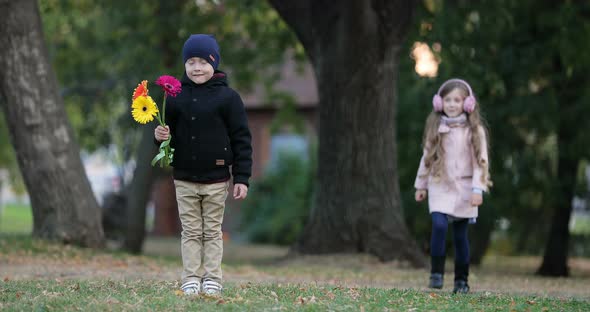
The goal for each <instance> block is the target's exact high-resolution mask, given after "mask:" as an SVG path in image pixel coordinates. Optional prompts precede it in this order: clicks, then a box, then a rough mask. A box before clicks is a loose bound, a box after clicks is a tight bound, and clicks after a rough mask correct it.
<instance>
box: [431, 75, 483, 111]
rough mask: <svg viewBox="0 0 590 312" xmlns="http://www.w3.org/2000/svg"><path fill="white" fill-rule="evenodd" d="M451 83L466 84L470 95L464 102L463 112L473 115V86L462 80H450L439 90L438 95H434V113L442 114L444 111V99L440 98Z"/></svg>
mask: <svg viewBox="0 0 590 312" xmlns="http://www.w3.org/2000/svg"><path fill="white" fill-rule="evenodd" d="M451 82H460V83H462V84H464V85H465V86H466V87H467V90H469V95H468V96H467V97H466V98H465V101H463V110H464V111H466V112H467V113H471V112H473V111H474V110H475V96H474V95H473V91H471V86H470V85H469V84H468V83H467V81H465V80H462V79H457V78H454V79H449V80H447V81H445V82H444V83H443V84H442V85H441V86H440V88H438V92H436V94H435V95H434V97H433V98H432V107H433V108H434V111H436V112H442V110H443V99H442V97H441V96H440V91H441V90H442V89H443V88H444V87H445V86H446V85H447V84H449V83H451Z"/></svg>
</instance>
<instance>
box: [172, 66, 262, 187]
mask: <svg viewBox="0 0 590 312" xmlns="http://www.w3.org/2000/svg"><path fill="white" fill-rule="evenodd" d="M181 82H182V92H181V93H180V94H178V95H177V96H176V97H168V98H167V99H166V124H167V125H168V126H169V127H170V133H171V135H172V140H171V142H170V145H171V146H172V148H174V159H173V161H172V164H171V165H172V166H173V167H174V178H175V179H178V180H185V181H192V182H199V183H214V182H222V181H227V180H229V178H230V172H229V166H230V165H232V174H233V178H234V184H235V183H243V184H246V185H248V179H249V178H250V175H251V172H252V146H251V140H252V139H251V135H250V130H249V129H248V119H247V117H246V111H245V109H244V104H243V103H242V99H241V98H240V96H239V95H238V93H237V92H236V91H234V90H233V89H231V88H230V87H228V85H227V78H226V74H225V73H223V72H221V71H216V72H215V74H214V75H213V77H212V78H211V79H210V80H209V81H207V82H206V83H204V84H200V85H199V84H196V83H194V82H193V81H191V80H190V79H189V78H188V77H187V76H186V73H185V74H184V75H183V77H182V79H181Z"/></svg>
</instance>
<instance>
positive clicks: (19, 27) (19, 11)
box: [0, 0, 104, 247]
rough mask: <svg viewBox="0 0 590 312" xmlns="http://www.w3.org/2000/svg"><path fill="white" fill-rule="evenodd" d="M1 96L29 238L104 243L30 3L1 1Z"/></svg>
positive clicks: (35, 8) (32, 2)
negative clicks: (29, 220)
mask: <svg viewBox="0 0 590 312" xmlns="http://www.w3.org/2000/svg"><path fill="white" fill-rule="evenodd" d="M0 12H1V13H0V46H1V47H2V49H0V68H2V70H0V92H1V94H0V95H1V100H0V104H2V108H3V111H4V114H5V116H6V121H7V123H8V129H9V132H10V139H11V142H12V145H13V146H14V149H15V151H16V155H17V158H18V164H19V167H20V170H21V173H22V176H23V178H24V181H25V185H26V186H27V190H28V193H29V196H30V198H31V204H32V208H33V235H34V236H36V237H41V238H48V239H55V240H59V241H63V242H66V243H74V244H77V245H82V246H89V247H98V246H102V245H103V243H104V239H103V231H102V226H101V222H100V220H101V217H100V216H101V212H100V208H99V206H98V204H97V202H96V199H95V198H94V194H93V193H92V189H91V188H90V183H89V182H88V179H87V177H86V176H85V174H84V167H83V166H82V161H81V160H80V154H79V147H78V144H77V142H76V139H75V137H74V134H73V131H72V128H71V126H70V124H69V121H68V119H67V115H66V112H65V109H64V106H63V100H62V98H61V97H60V95H59V93H58V85H57V81H56V76H55V73H54V72H53V69H52V67H51V65H50V64H49V61H48V54H47V50H46V46H45V40H44V38H43V30H42V24H41V18H40V15H39V9H38V6H37V1H35V0H23V1H8V0H0Z"/></svg>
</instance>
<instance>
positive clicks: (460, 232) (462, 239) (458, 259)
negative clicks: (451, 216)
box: [430, 212, 469, 273]
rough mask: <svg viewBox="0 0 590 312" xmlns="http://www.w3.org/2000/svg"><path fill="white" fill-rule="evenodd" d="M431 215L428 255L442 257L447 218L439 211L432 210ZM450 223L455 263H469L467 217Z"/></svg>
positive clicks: (443, 254) (447, 223)
mask: <svg viewBox="0 0 590 312" xmlns="http://www.w3.org/2000/svg"><path fill="white" fill-rule="evenodd" d="M431 216H432V237H431V239H430V255H431V256H433V257H444V256H445V241H446V237H447V228H448V226H449V220H448V219H447V215H446V214H444V213H440V212H433V213H432V214H431ZM452 223H453V234H454V235H453V236H454V243H455V265H457V264H460V265H466V264H468V263H469V240H468V239H467V223H468V219H459V220H455V221H453V222H452ZM441 273H442V272H441Z"/></svg>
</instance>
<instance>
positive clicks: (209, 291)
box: [203, 279, 223, 297]
mask: <svg viewBox="0 0 590 312" xmlns="http://www.w3.org/2000/svg"><path fill="white" fill-rule="evenodd" d="M222 289H223V287H222V286H221V284H219V283H217V282H216V281H213V280H210V279H206V280H204V281H203V293H205V295H208V296H214V297H217V296H221V290H222Z"/></svg>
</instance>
